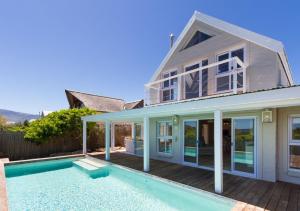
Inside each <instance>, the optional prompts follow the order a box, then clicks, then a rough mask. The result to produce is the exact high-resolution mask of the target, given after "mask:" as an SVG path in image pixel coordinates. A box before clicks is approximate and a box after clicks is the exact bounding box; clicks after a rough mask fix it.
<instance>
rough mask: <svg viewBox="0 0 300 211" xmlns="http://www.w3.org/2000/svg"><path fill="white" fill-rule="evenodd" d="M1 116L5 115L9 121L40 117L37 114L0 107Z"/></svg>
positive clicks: (22, 120)
mask: <svg viewBox="0 0 300 211" xmlns="http://www.w3.org/2000/svg"><path fill="white" fill-rule="evenodd" d="M0 116H4V117H5V118H6V119H7V121H9V122H24V121H25V120H31V119H37V118H39V115H37V114H27V113H21V112H16V111H10V110H5V109H0Z"/></svg>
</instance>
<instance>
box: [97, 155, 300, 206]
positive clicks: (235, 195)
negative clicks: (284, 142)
mask: <svg viewBox="0 0 300 211" xmlns="http://www.w3.org/2000/svg"><path fill="white" fill-rule="evenodd" d="M94 157H96V158H99V159H103V160H104V159H105V155H95V156H94ZM110 161H111V162H112V163H115V164H118V165H122V166H126V167H129V168H133V169H136V170H140V171H142V170H143V158H142V157H138V156H134V155H129V154H125V153H120V152H116V153H111V160H110ZM149 173H150V174H152V175H155V176H158V177H162V178H165V179H169V180H173V181H176V182H179V183H182V184H185V185H189V186H192V187H195V188H199V189H202V190H206V191H210V192H214V173H213V171H208V170H203V169H200V168H194V167H189V166H183V165H180V164H175V163H170V162H165V161H161V160H154V159H151V160H150V171H149ZM223 180H224V192H223V193H222V194H221V195H223V196H225V197H228V198H231V199H234V200H237V201H239V204H237V205H238V206H236V207H235V208H234V210H257V211H258V210H260V211H261V210H270V211H273V210H274V211H275V210H288V211H290V210H291V211H296V210H300V186H299V185H294V184H290V183H285V182H267V181H262V180H256V179H250V178H245V177H240V176H235V175H230V174H224V176H223Z"/></svg>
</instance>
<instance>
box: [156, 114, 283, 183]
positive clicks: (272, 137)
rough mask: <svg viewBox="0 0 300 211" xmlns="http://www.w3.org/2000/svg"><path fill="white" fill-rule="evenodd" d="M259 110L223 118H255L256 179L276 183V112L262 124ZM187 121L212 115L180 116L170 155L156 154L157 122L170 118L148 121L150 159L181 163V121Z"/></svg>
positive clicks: (182, 144)
mask: <svg viewBox="0 0 300 211" xmlns="http://www.w3.org/2000/svg"><path fill="white" fill-rule="evenodd" d="M261 112H262V111H261V110H257V111H245V112H231V113H224V114H223V118H234V117H255V118H256V177H257V178H258V179H263V180H267V181H276V177H277V176H276V159H275V157H276V127H277V121H276V111H275V110H274V111H273V114H275V115H273V122H272V123H262V120H261ZM187 119H213V114H201V115H193V116H180V118H179V124H178V125H173V152H172V154H171V155H162V154H160V153H158V150H157V149H158V141H157V138H156V137H157V136H156V134H157V128H156V127H157V122H159V121H172V118H171V117H166V118H152V119H151V120H150V157H151V158H154V159H159V160H164V161H167V162H174V163H180V164H182V163H183V147H184V141H183V137H184V134H183V121H184V120H187Z"/></svg>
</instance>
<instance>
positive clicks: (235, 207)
mask: <svg viewBox="0 0 300 211" xmlns="http://www.w3.org/2000/svg"><path fill="white" fill-rule="evenodd" d="M86 157H87V158H89V159H92V160H95V161H96V162H100V163H106V164H108V165H111V166H116V167H118V168H120V169H125V170H127V171H131V172H133V173H137V174H140V175H145V176H147V177H149V178H152V179H154V180H158V181H161V182H164V183H170V184H173V185H175V186H178V187H181V188H184V189H189V190H190V191H193V192H198V193H202V194H203V193H204V194H207V195H208V196H209V197H216V198H218V199H221V200H228V201H230V202H232V203H233V207H232V209H231V210H234V211H239V210H242V209H240V208H241V207H243V206H244V202H242V201H238V200H235V199H232V198H229V197H226V196H223V195H219V194H217V193H212V192H209V191H206V190H203V189H200V188H195V187H192V186H189V185H186V184H183V183H180V182H176V181H173V180H170V179H166V178H163V177H159V176H156V175H153V174H150V173H148V172H144V171H140V170H136V169H133V168H130V167H127V166H122V165H119V164H115V163H112V162H111V161H109V160H108V161H107V160H102V159H99V158H95V157H92V156H90V155H86Z"/></svg>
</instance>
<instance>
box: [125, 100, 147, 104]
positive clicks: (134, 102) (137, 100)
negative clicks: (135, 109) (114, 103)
mask: <svg viewBox="0 0 300 211" xmlns="http://www.w3.org/2000/svg"><path fill="white" fill-rule="evenodd" d="M142 100H144V99H140V100H134V101H128V102H126V101H125V104H127V103H136V102H140V101H142Z"/></svg>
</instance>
